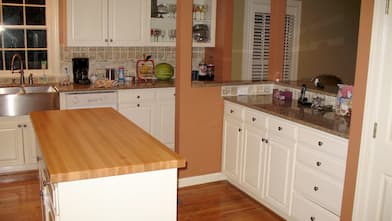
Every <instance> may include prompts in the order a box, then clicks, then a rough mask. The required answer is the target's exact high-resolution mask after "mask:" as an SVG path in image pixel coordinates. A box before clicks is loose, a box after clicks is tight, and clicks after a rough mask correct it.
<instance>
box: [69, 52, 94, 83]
mask: <svg viewBox="0 0 392 221" xmlns="http://www.w3.org/2000/svg"><path fill="white" fill-rule="evenodd" d="M88 66H89V63H88V58H72V70H73V79H74V83H75V84H90V80H89V79H88Z"/></svg>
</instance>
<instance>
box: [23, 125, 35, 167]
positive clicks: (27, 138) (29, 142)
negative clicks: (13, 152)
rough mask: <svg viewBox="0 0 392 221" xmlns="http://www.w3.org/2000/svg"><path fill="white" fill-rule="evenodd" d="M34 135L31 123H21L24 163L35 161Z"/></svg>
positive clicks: (33, 162)
mask: <svg viewBox="0 0 392 221" xmlns="http://www.w3.org/2000/svg"><path fill="white" fill-rule="evenodd" d="M36 142H37V140H36V136H35V132H34V128H33V125H32V124H31V122H30V121H29V122H25V123H24V124H23V144H24V154H25V163H26V164H36V163H37V145H36Z"/></svg>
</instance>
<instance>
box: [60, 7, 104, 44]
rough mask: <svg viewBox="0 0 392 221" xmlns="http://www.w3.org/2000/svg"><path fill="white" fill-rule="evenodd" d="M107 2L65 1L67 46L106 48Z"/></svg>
mask: <svg viewBox="0 0 392 221" xmlns="http://www.w3.org/2000/svg"><path fill="white" fill-rule="evenodd" d="M107 41H108V0H83V1H80V0H67V43H68V46H71V47H72V46H107V44H108V43H107Z"/></svg>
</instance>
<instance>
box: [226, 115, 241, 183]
mask: <svg viewBox="0 0 392 221" xmlns="http://www.w3.org/2000/svg"><path fill="white" fill-rule="evenodd" d="M223 124H224V125H223V172H224V174H225V175H226V176H227V177H228V178H229V179H230V180H231V181H232V182H237V183H239V181H240V180H239V179H240V154H241V143H242V133H243V132H242V124H241V122H239V121H237V120H233V119H230V118H229V117H226V116H225V119H224V123H223Z"/></svg>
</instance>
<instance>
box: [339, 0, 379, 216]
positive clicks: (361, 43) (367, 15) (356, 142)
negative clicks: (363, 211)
mask: <svg viewBox="0 0 392 221" xmlns="http://www.w3.org/2000/svg"><path fill="white" fill-rule="evenodd" d="M373 8H374V0H362V3H361V18H360V24H359V39H358V55H357V67H356V73H355V82H354V97H353V99H354V100H353V113H352V116H351V126H350V140H349V149H348V157H347V164H346V179H345V184H344V192H343V203H342V213H341V220H342V221H349V220H351V217H352V210H353V203H354V194H355V184H356V179H357V169H358V160H359V149H360V144H361V133H362V120H363V112H364V106H365V97H366V83H367V76H368V67H369V55H370V39H371V31H372V22H373Z"/></svg>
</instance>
